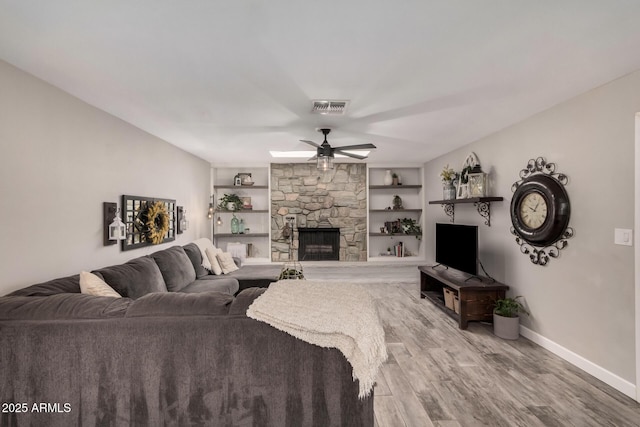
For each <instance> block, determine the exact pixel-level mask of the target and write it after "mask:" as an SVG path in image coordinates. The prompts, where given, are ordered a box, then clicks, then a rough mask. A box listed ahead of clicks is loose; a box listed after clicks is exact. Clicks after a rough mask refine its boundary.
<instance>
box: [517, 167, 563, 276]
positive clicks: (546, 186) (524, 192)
mask: <svg viewBox="0 0 640 427" xmlns="http://www.w3.org/2000/svg"><path fill="white" fill-rule="evenodd" d="M519 176H520V180H518V181H516V182H514V183H513V185H512V186H511V191H512V192H513V198H512V199H511V209H510V212H511V222H512V227H511V234H513V235H514V236H516V243H517V244H518V245H519V246H520V252H522V253H523V254H525V255H528V256H529V259H530V261H531V262H532V263H533V264H536V265H542V266H544V265H547V263H548V262H549V261H550V259H551V258H558V256H559V255H560V251H561V250H562V249H564V248H566V247H567V246H568V242H567V239H569V238H571V237H573V234H574V231H573V228H571V227H569V218H570V213H571V207H570V203H569V196H568V195H567V192H566V190H565V188H564V186H565V185H566V184H567V183H568V181H569V178H568V177H567V175H565V174H563V173H559V172H556V164H555V163H547V162H546V161H545V159H544V158H542V157H538V158H536V159H535V160H534V159H530V160H529V162H528V163H527V166H526V168H525V169H522V170H521V171H520V174H519ZM532 195H534V197H536V198H537V199H536V200H541V203H542V204H543V205H544V212H545V215H546V216H545V218H544V222H542V224H540V225H538V226H535V227H534V226H531V224H530V223H528V221H527V212H526V209H525V208H526V205H524V203H525V200H526V199H527V198H528V197H531V196H532ZM523 205H524V207H523ZM537 207H538V205H537V204H536V206H535V207H534V208H530V209H531V210H532V211H533V212H535V210H536V209H537ZM523 211H524V212H523ZM536 225H537V224H536Z"/></svg>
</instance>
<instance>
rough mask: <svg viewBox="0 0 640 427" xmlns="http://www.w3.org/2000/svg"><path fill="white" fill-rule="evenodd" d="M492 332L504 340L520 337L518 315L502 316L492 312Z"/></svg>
mask: <svg viewBox="0 0 640 427" xmlns="http://www.w3.org/2000/svg"><path fill="white" fill-rule="evenodd" d="M493 333H494V335H496V336H497V337H500V338H503V339H505V340H517V339H518V338H519V337H520V317H504V316H499V315H497V314H495V313H493Z"/></svg>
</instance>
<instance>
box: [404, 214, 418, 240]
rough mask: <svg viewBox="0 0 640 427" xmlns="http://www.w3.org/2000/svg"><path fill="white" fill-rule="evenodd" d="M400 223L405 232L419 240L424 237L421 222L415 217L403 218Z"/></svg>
mask: <svg viewBox="0 0 640 427" xmlns="http://www.w3.org/2000/svg"><path fill="white" fill-rule="evenodd" d="M400 225H401V226H402V231H403V232H404V233H405V234H411V235H414V236H416V239H418V240H420V239H421V238H422V227H420V224H418V223H417V222H416V220H415V219H412V218H402V219H401V220H400Z"/></svg>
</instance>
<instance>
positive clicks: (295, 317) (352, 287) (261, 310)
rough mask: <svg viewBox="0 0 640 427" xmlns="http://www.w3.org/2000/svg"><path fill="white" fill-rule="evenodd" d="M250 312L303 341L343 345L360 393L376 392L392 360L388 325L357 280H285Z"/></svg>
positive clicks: (258, 300)
mask: <svg viewBox="0 0 640 427" xmlns="http://www.w3.org/2000/svg"><path fill="white" fill-rule="evenodd" d="M247 316H249V317H251V318H252V319H256V320H259V321H262V322H265V323H268V324H269V325H271V326H273V327H274V328H276V329H279V330H281V331H283V332H286V333H288V334H290V335H293V336H294V337H296V338H299V339H301V340H303V341H306V342H309V343H311V344H315V345H318V346H320V347H335V348H337V349H339V350H340V351H341V352H342V353H343V354H344V355H345V357H346V358H347V360H348V361H349V363H351V366H352V367H353V378H354V379H357V380H359V381H360V391H359V393H358V397H359V398H361V399H362V398H365V397H367V396H369V394H370V393H371V389H372V388H373V384H374V382H375V378H376V375H377V373H378V370H379V369H380V366H382V364H383V363H384V362H385V361H386V360H387V347H386V345H385V342H384V330H383V329H382V325H381V323H380V317H379V316H378V311H377V309H376V306H375V302H374V300H373V298H371V296H370V295H369V293H368V292H367V291H366V290H365V289H364V288H362V287H360V286H358V285H356V284H353V283H343V282H321V281H310V280H281V281H279V282H276V283H271V284H270V285H269V288H268V289H267V290H266V291H265V292H264V293H263V294H262V295H261V296H260V297H258V298H257V299H256V300H255V301H254V302H253V303H252V304H251V306H250V307H249V308H248V309H247Z"/></svg>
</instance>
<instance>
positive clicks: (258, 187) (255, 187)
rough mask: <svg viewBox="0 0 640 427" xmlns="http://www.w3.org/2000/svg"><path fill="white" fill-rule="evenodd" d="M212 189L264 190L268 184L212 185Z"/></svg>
mask: <svg viewBox="0 0 640 427" xmlns="http://www.w3.org/2000/svg"><path fill="white" fill-rule="evenodd" d="M213 188H214V190H222V189H225V188H226V189H233V190H252V189H253V190H266V189H268V188H269V186H268V185H214V186H213Z"/></svg>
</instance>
